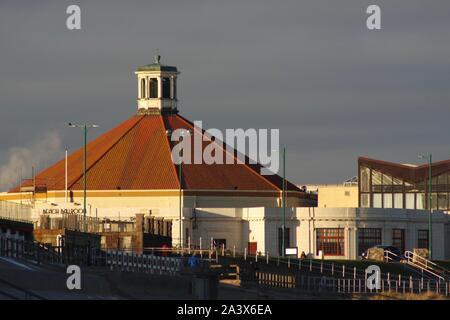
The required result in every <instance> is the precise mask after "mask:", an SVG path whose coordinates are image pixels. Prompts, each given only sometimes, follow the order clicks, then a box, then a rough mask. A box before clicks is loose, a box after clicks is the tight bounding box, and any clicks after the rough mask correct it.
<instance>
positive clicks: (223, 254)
mask: <svg viewBox="0 0 450 320" xmlns="http://www.w3.org/2000/svg"><path fill="white" fill-rule="evenodd" d="M223 256H225V244H224V243H222V257H223Z"/></svg>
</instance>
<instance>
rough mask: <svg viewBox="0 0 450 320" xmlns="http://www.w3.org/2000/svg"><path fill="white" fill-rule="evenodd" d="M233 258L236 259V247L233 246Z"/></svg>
mask: <svg viewBox="0 0 450 320" xmlns="http://www.w3.org/2000/svg"><path fill="white" fill-rule="evenodd" d="M233 258H236V246H235V245H234V246H233Z"/></svg>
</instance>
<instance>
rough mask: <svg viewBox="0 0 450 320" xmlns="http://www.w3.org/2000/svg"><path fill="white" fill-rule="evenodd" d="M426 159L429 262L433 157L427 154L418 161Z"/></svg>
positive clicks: (431, 226)
mask: <svg viewBox="0 0 450 320" xmlns="http://www.w3.org/2000/svg"><path fill="white" fill-rule="evenodd" d="M426 157H428V210H429V212H428V230H429V231H428V232H429V235H428V255H429V258H430V260H431V259H432V249H433V244H432V242H433V224H432V221H431V219H432V217H431V212H432V210H433V209H432V206H431V198H432V197H431V192H432V185H431V176H432V168H431V166H432V162H433V156H432V154H431V153H430V154H428V155H419V158H420V159H423V158H426Z"/></svg>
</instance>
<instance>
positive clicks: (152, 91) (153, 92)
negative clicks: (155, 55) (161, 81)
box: [148, 78, 158, 98]
mask: <svg viewBox="0 0 450 320" xmlns="http://www.w3.org/2000/svg"><path fill="white" fill-rule="evenodd" d="M148 92H149V97H150V98H158V79H157V78H151V79H150V81H149V83H148Z"/></svg>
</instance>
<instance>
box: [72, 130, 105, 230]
mask: <svg viewBox="0 0 450 320" xmlns="http://www.w3.org/2000/svg"><path fill="white" fill-rule="evenodd" d="M69 127H71V128H82V129H83V136H84V148H83V149H84V150H83V220H84V228H86V225H85V224H86V212H87V210H86V145H87V131H88V130H87V129H88V128H98V127H99V126H98V125H96V124H86V123H85V124H74V123H69Z"/></svg>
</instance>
